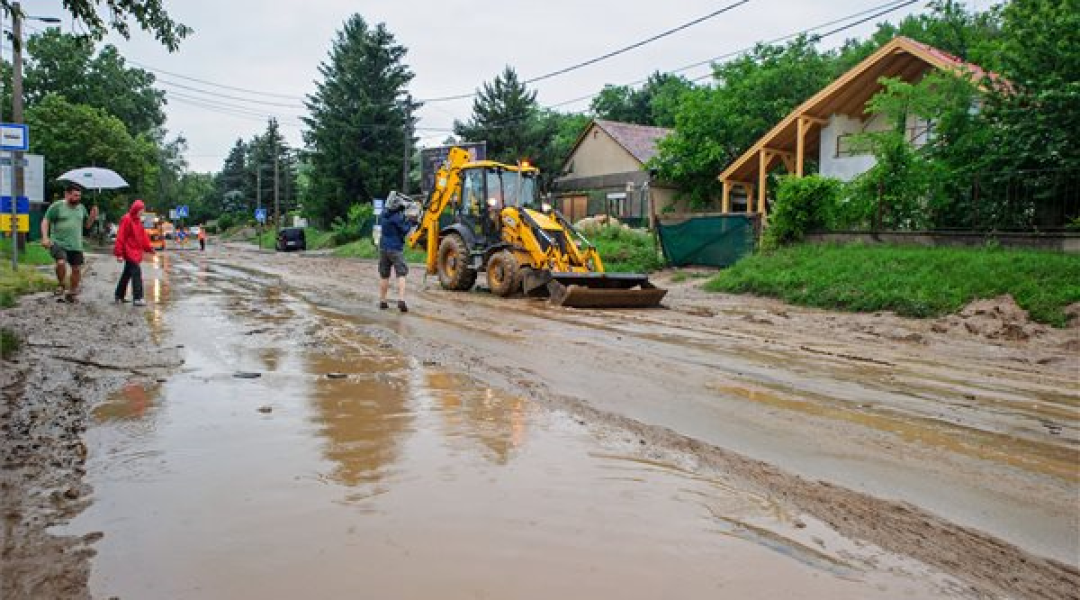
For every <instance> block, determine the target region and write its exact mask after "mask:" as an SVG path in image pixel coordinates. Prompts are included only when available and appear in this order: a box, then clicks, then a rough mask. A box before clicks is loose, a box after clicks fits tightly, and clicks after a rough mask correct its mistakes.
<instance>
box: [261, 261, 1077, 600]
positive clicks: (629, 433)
mask: <svg viewBox="0 0 1080 600" xmlns="http://www.w3.org/2000/svg"><path fill="white" fill-rule="evenodd" d="M314 261H320V262H321V261H326V265H320V266H319V267H315V265H316V264H317V263H316V262H314ZM274 263H275V264H271V265H266V264H261V265H260V266H259V268H266V269H268V270H270V271H272V272H273V273H274V274H275V275H277V276H280V277H282V280H283V282H284V283H286V284H287V285H289V286H290V287H291V288H292V289H293V290H294V291H295V292H296V293H298V294H299V295H301V296H303V297H305V298H306V299H308V300H309V301H312V302H313V303H316V304H328V305H331V306H335V307H337V308H339V309H343V308H344V307H345V306H347V305H353V306H355V304H356V303H360V304H361V305H363V306H367V305H371V306H373V305H374V303H375V298H376V297H375V290H376V279H375V278H374V276H373V271H374V268H373V266H371V265H367V264H364V263H361V264H360V265H357V263H356V262H355V261H343V260H336V259H321V258H296V257H289V259H288V260H285V261H278V260H277V259H274ZM282 263H284V265H283V264H282ZM298 263H299V264H305V265H312V267H311V268H304V269H300V270H299V271H300V272H295V271H291V270H290V269H291V266H294V265H296V264H298ZM327 265H332V266H327ZM248 268H253V267H252V265H251V264H250V263H249V264H248ZM320 269H325V270H326V271H333V272H334V273H335V275H334V277H332V278H326V277H325V276H324V275H320V273H319V271H320ZM366 271H371V272H372V275H367V274H366ZM413 293H414V294H415V295H416V297H415V299H414V300H413V301H411V304H413V305H414V306H415V308H414V309H413V312H414V313H420V314H421V315H423V316H421V317H417V316H415V315H412V316H410V318H411V319H417V318H419V319H423V320H424V322H423V323H422V324H420V325H418V326H417V328H414V329H412V330H409V331H403V330H402V329H401V328H400V326H397V325H395V324H393V323H388V322H387V321H386V320H385V319H384V320H382V321H381V322H380V321H379V320H378V319H376V320H375V321H376V322H375V323H374V324H372V325H368V326H365V327H364V329H365V333H366V334H367V335H369V336H372V337H374V338H377V339H380V340H382V341H383V342H384V343H387V344H390V345H393V346H395V347H396V348H397V349H398V350H400V351H403V352H406V353H408V354H411V355H413V356H416V357H417V358H419V359H420V360H422V361H423V362H424V363H425V364H432V365H442V366H444V367H453V368H456V369H460V370H462V371H465V372H467V373H468V374H470V375H471V376H474V377H476V378H477V379H479V380H481V381H483V382H485V383H487V384H490V385H494V386H496V387H499V388H501V389H503V390H505V391H507V392H509V393H512V394H516V395H520V396H524V397H526V398H528V399H529V400H531V401H533V402H536V403H539V404H542V405H545V406H548V407H550V408H553V409H556V410H563V411H566V412H567V413H569V414H571V415H573V416H574V417H575V418H576V419H579V420H580V421H582V422H585V423H589V424H590V426H591V427H593V428H594V429H595V430H596V431H597V432H598V433H599V434H601V435H607V436H611V437H616V438H625V437H629V438H631V439H632V440H636V441H637V443H636V444H634V443H631V444H629V445H628V447H631V448H635V449H636V452H637V453H638V454H639V455H640V456H642V457H643V458H647V459H649V460H657V461H664V462H667V463H669V464H684V463H686V462H687V461H688V460H689V461H690V462H692V463H693V464H694V465H695V471H697V472H699V473H703V474H710V473H712V474H718V475H721V474H722V475H724V476H729V477H730V476H734V477H737V478H738V479H740V480H741V481H744V482H746V483H747V484H748V485H750V486H752V487H753V488H754V489H757V490H760V491H761V493H762V494H767V495H769V496H770V497H773V498H776V499H778V500H780V501H782V502H783V503H784V504H785V505H787V506H788V507H789V508H790V509H791V510H792V511H794V512H800V511H801V512H803V513H805V514H808V515H811V516H813V517H815V518H817V519H819V520H821V521H822V522H824V523H826V524H828V525H829V526H830V527H832V528H833V529H835V530H836V531H837V532H838V533H839V534H841V535H843V536H845V537H848V538H851V539H856V540H862V541H864V542H866V543H870V544H874V545H875V546H877V547H880V548H883V549H885V550H887V551H889V552H893V553H896V554H899V555H903V556H908V557H911V558H914V559H916V560H918V561H920V562H923V563H924V564H927V565H930V566H932V567H934V568H937V569H940V570H942V571H944V572H946V573H949V574H951V575H952V576H955V577H957V578H958V579H960V580H962V581H964V582H965V583H966V584H967V585H968V586H969V589H968V590H967V592H968V593H969V594H971V595H972V596H973V597H978V598H998V597H1021V598H1037V599H1047V600H1049V599H1062V598H1064V599H1078V598H1080V569H1078V568H1077V566H1076V565H1070V564H1065V563H1063V562H1060V561H1058V560H1054V559H1051V558H1044V557H1040V556H1037V555H1035V554H1032V553H1030V552H1027V551H1025V550H1023V549H1022V548H1020V547H1018V546H1016V545H1015V544H1011V543H1009V542H1006V541H1004V540H1002V539H999V538H997V537H994V536H992V535H989V534H986V533H983V532H980V531H978V530H976V529H973V528H970V527H964V526H961V525H959V524H956V523H953V522H950V521H948V520H946V519H943V518H941V517H938V516H936V515H934V514H932V513H930V512H928V511H926V510H923V509H921V508H919V507H917V506H915V505H913V504H910V503H907V502H902V501H894V500H888V499H883V498H879V497H875V496H871V495H868V494H866V493H863V492H859V491H855V490H852V489H848V488H845V487H841V486H838V485H835V484H831V483H828V482H824V481H816V480H811V479H807V478H805V477H802V476H800V475H797V474H794V473H791V472H787V471H784V470H783V469H781V468H778V467H776V466H774V465H772V464H769V463H767V462H763V461H759V460H755V459H753V458H749V457H747V456H743V455H740V454H738V453H735V452H731V451H729V450H726V449H724V448H721V447H718V446H716V445H712V444H708V443H705V442H702V441H700V440H697V439H694V438H692V437H688V436H686V435H683V434H681V433H679V432H677V431H674V430H672V429H670V428H666V427H662V426H658V425H654V424H648V423H644V422H641V421H638V420H635V419H632V418H629V417H626V416H623V415H620V414H616V413H613V412H610V411H603V410H599V409H597V408H596V407H594V406H593V405H592V404H591V403H589V402H588V400H587V399H584V398H581V397H577V396H573V395H568V394H561V393H558V392H557V391H554V390H553V389H551V387H550V386H549V385H547V384H546V383H545V382H544V377H543V376H542V375H541V374H539V373H537V372H535V371H534V370H531V369H530V368H529V367H527V366H522V365H521V364H520V362H521V361H519V360H514V358H513V357H506V356H495V355H492V354H489V353H484V352H482V351H477V350H474V349H473V348H471V347H469V346H464V345H460V344H455V343H453V342H448V341H444V340H442V339H436V337H435V336H429V335H424V334H420V335H419V336H410V335H409V333H410V332H411V333H413V334H415V333H416V331H418V329H419V328H423V327H428V326H437V327H442V328H444V329H445V330H452V329H454V328H455V327H461V326H462V324H463V323H468V321H469V319H470V317H476V316H478V315H477V313H478V312H479V313H481V315H480V316H481V317H482V316H484V315H483V314H482V313H483V311H487V310H496V311H498V310H502V309H501V308H500V306H499V305H498V303H502V302H505V301H504V300H501V299H492V298H485V297H483V296H481V295H478V294H470V295H468V296H464V297H465V298H468V301H467V302H468V303H471V304H474V305H479V306H481V307H482V308H480V309H470V308H463V307H462V304H463V303H462V302H461V300H459V299H458V298H450V297H449V296H448V295H445V294H443V293H438V292H432V291H428V290H421V291H419V292H417V291H416V290H415V284H413ZM417 300H419V302H417ZM521 308H522V307H520V306H515V309H521ZM346 312H348V311H347V310H346ZM524 312H526V313H534V315H533V316H536V317H537V318H557V319H561V320H564V321H566V322H568V323H572V322H573V321H581V320H582V319H583V318H588V317H582V316H581V315H578V314H565V315H564V314H559V313H556V314H555V315H554V316H553V315H552V314H551V313H549V312H544V313H542V314H540V313H536V312H535V311H532V310H531V309H530V308H528V307H527V306H526V307H525V308H524ZM699 312H700V311H699ZM717 312H719V311H716V310H709V311H708V315H706V316H707V317H712V316H714V315H715V314H716V313H717ZM686 314H688V315H690V316H691V317H697V316H698V315H696V314H694V313H693V312H687V313H686ZM634 320H636V317H633V316H631V317H629V321H631V322H632V321H634ZM642 320H645V321H659V322H660V324H661V325H663V326H664V327H666V328H669V329H671V331H672V333H671V335H678V334H679V333H678V331H679V330H680V329H681V328H682V327H683V324H682V323H679V322H675V323H668V322H665V321H663V320H662V319H654V317H652V316H646V317H643V318H642ZM488 325H491V324H488ZM594 327H602V326H596V325H595V324H594ZM467 329H469V330H470V335H472V334H476V335H485V334H486V335H490V336H503V337H506V338H510V339H514V338H515V337H517V338H521V339H524V336H526V335H527V332H525V331H524V330H523V329H522V328H521V327H519V326H518V325H515V324H507V323H499V324H498V328H497V329H496V330H495V331H492V327H490V326H489V327H487V328H485V327H484V323H479V324H476V323H474V324H473V325H472V326H470V327H467ZM623 333H625V332H623ZM726 333H727V334H728V335H729V336H730V337H732V338H733V339H738V338H749V336H747V335H746V334H745V333H744V332H741V331H738V330H736V331H730V332H726ZM443 335H446V336H448V337H450V338H452V337H453V335H452V334H447V333H446V332H445V331H444V332H443ZM782 343H785V344H788V345H791V344H794V345H795V346H797V347H803V346H806V345H807V344H806V343H803V342H799V341H798V339H792V340H785V341H784V342H782ZM803 349H804V351H805V352H807V353H808V354H811V355H817V356H826V357H827V358H830V359H840V360H851V361H855V362H858V363H863V362H867V363H869V364H870V365H871V366H875V367H890V366H893V365H892V363H890V362H889V361H887V360H884V359H878V358H873V357H863V356H858V355H851V356H848V354H850V353H847V352H835V351H831V350H824V349H820V348H803Z"/></svg>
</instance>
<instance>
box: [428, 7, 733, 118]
mask: <svg viewBox="0 0 1080 600" xmlns="http://www.w3.org/2000/svg"><path fill="white" fill-rule="evenodd" d="M748 2H750V0H739V1H738V2H735V3H732V4H729V5H727V6H725V7H723V8H721V9H719V10H715V11H713V12H711V13H709V14H707V15H705V16H703V17H698V18H697V19H694V20H692V21H689V22H686V23H683V24H682V25H679V26H678V27H673V28H671V29H668V30H667V31H664V32H662V33H658V34H656V35H654V36H652V37H649V38H646V39H644V40H641V41H638V42H634V43H633V44H630V45H629V46H625V47H623V48H619V49H618V50H613V51H611V52H608V53H607V54H602V55H600V56H597V57H595V58H590V59H588V60H585V61H582V62H579V63H577V64H574V65H570V66H569V67H564V68H562V69H558V70H555V71H551V72H550V73H545V74H543V75H538V76H536V77H532V78H529V79H525V80H524V81H523V83H524V84H529V83H536V82H537V81H543V80H545V79H550V78H552V77H556V76H559V75H563V74H566V73H569V72H571V71H576V70H578V69H582V68H584V67H587V66H589V65H593V64H596V63H598V62H601V61H604V60H607V59H609V58H612V57H614V56H618V55H620V54H624V53H626V52H629V51H630V50H634V49H637V48H640V47H642V46H645V45H647V44H651V43H653V42H655V41H656V40H659V39H661V38H665V37H667V36H669V35H671V34H673V33H677V32H679V31H682V30H683V29H686V28H688V27H693V26H694V25H697V24H698V23H701V22H703V21H707V20H709V19H712V18H713V17H716V16H719V15H722V14H724V13H726V12H728V11H730V10H733V9H735V8H737V7H739V6H742V5H743V4H746V3H748ZM475 95H476V92H473V93H471V94H458V95H456V96H445V97H442V98H428V99H421V100H420V102H423V103H425V104H428V103H435V102H447V101H450V100H463V99H467V98H471V97H473V96H475Z"/></svg>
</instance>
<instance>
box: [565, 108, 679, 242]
mask: <svg viewBox="0 0 1080 600" xmlns="http://www.w3.org/2000/svg"><path fill="white" fill-rule="evenodd" d="M669 133H671V130H670V129H665V128H663V127H650V126H647V125H636V124H633V123H620V122H617V121H606V120H604V119H594V120H593V121H592V122H590V123H589V125H588V126H587V127H586V128H585V129H584V131H582V133H581V135H579V136H578V139H577V141H576V142H575V143H574V146H573V148H572V149H571V151H570V154H569V155H568V156H567V158H566V160H565V161H564V162H563V165H562V168H561V169H560V174H559V176H558V177H557V178H556V179H555V196H556V207H557V208H558V209H559V212H561V213H563V214H564V215H566V216H567V217H568V218H569V219H571V220H572V221H576V220H578V219H581V218H583V217H587V216H592V215H597V214H608V215H611V216H614V217H616V218H618V219H620V220H622V221H626V222H629V223H631V224H635V225H644V224H647V223H648V219H649V215H650V211H655V212H659V211H660V210H661V209H662V208H664V207H665V206H667V205H669V204H671V203H673V202H674V201H675V189H674V188H673V187H671V186H670V185H666V184H664V183H662V182H657V181H654V180H653V179H652V176H651V175H650V173H649V171H648V169H647V168H646V167H645V164H646V163H647V162H648V161H649V159H651V158H652V157H654V156H656V153H657V144H658V143H659V141H660V140H661V139H663V138H664V137H666V136H667V135H668V134H669Z"/></svg>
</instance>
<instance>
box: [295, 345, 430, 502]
mask: <svg viewBox="0 0 1080 600" xmlns="http://www.w3.org/2000/svg"><path fill="white" fill-rule="evenodd" d="M406 367H407V364H406V362H405V361H404V360H403V359H401V358H400V357H377V356H363V355H355V354H352V355H350V354H345V355H340V356H334V357H330V356H325V355H318V354H314V355H311V356H310V357H309V364H308V370H309V372H311V373H315V374H323V376H321V377H318V378H317V379H316V380H315V383H314V386H313V388H314V389H313V390H312V391H311V401H312V405H313V407H314V409H315V414H314V415H313V417H312V418H313V420H314V421H315V422H316V423H318V425H319V426H320V428H321V433H322V435H323V436H324V437H325V440H326V444H325V447H324V452H325V455H326V458H328V459H329V460H331V461H333V462H334V463H335V468H334V470H333V472H332V473H330V474H329V478H330V479H332V480H333V481H336V482H338V483H341V484H343V485H347V486H357V485H362V484H374V483H378V482H379V481H380V480H382V479H383V478H384V477H385V476H386V475H387V473H388V471H389V467H390V466H391V465H392V464H393V463H394V462H395V460H396V459H397V456H398V454H399V452H400V447H401V444H402V443H403V441H404V439H405V438H406V436H407V435H408V434H409V433H410V432H411V431H412V423H413V420H414V415H413V413H412V411H411V410H410V408H409V406H408V401H409V386H408V379H407V377H406V375H407V371H406ZM327 373H343V374H346V375H347V377H344V378H340V379H332V378H330V377H326V376H325V374H327Z"/></svg>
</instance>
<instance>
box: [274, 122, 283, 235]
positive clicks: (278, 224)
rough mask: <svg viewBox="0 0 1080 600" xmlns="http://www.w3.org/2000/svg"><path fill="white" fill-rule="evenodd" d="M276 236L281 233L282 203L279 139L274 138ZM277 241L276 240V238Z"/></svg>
mask: <svg viewBox="0 0 1080 600" xmlns="http://www.w3.org/2000/svg"><path fill="white" fill-rule="evenodd" d="M273 141H274V146H273V147H274V235H275V236H277V234H278V232H279V231H281V215H280V214H279V211H280V210H281V202H280V201H279V199H278V198H279V196H278V145H277V138H274V140H273ZM275 239H276V238H275Z"/></svg>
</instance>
